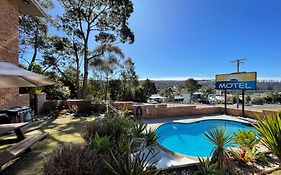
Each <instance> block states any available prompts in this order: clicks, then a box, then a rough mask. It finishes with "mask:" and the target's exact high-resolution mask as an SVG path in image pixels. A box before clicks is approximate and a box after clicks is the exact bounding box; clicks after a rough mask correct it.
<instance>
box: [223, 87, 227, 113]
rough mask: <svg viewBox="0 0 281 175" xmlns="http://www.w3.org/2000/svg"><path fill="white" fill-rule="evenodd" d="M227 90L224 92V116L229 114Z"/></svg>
mask: <svg viewBox="0 0 281 175" xmlns="http://www.w3.org/2000/svg"><path fill="white" fill-rule="evenodd" d="M226 93H227V92H226V89H225V90H224V114H226V113H227V106H226V103H227V95H226Z"/></svg>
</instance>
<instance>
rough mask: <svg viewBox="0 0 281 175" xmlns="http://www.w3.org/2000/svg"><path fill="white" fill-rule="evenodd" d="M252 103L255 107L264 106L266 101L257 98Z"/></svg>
mask: <svg viewBox="0 0 281 175" xmlns="http://www.w3.org/2000/svg"><path fill="white" fill-rule="evenodd" d="M252 103H253V104H254V105H263V104H264V99H263V98H262V97H255V98H253V99H252Z"/></svg>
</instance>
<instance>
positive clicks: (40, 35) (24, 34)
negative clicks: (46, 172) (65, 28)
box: [19, 0, 54, 70]
mask: <svg viewBox="0 0 281 175" xmlns="http://www.w3.org/2000/svg"><path fill="white" fill-rule="evenodd" d="M38 2H39V4H40V5H41V6H42V7H43V9H44V10H48V9H52V8H54V4H53V3H52V1H51V0H39V1H38ZM53 22H54V21H53V20H52V19H51V16H46V17H38V16H28V15H22V16H20V18H19V55H20V61H21V62H23V61H24V62H25V63H27V65H28V66H27V69H28V70H33V68H34V66H35V64H37V63H38V62H39V61H38V60H40V58H38V57H39V56H40V55H41V54H43V53H44V50H45V46H46V41H47V37H48V25H49V24H51V23H53ZM27 53H28V54H31V55H32V56H31V57H30V58H29V57H27V58H26V56H27V55H28V54H27ZM41 61H42V59H41Z"/></svg>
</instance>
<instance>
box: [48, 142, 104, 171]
mask: <svg viewBox="0 0 281 175" xmlns="http://www.w3.org/2000/svg"><path fill="white" fill-rule="evenodd" d="M104 160H109V157H108V156H106V155H101V154H99V153H98V152H97V151H95V150H92V149H88V148H87V147H83V146H82V145H74V144H69V145H62V146H60V147H59V148H58V149H56V150H54V152H53V154H52V155H51V157H50V158H49V159H48V160H47V161H46V162H45V163H44V165H43V171H44V174H45V175H61V174H67V175H77V174H83V175H92V174H96V175H103V174H107V167H106V165H105V163H104Z"/></svg>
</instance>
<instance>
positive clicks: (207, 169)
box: [194, 157, 220, 175]
mask: <svg viewBox="0 0 281 175" xmlns="http://www.w3.org/2000/svg"><path fill="white" fill-rule="evenodd" d="M198 159H199V164H198V165H197V168H198V170H197V171H196V172H195V173H194V175H216V174H220V173H219V171H218V165H217V164H216V163H211V161H210V159H209V158H207V159H206V160H204V159H201V158H200V157H198Z"/></svg>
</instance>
